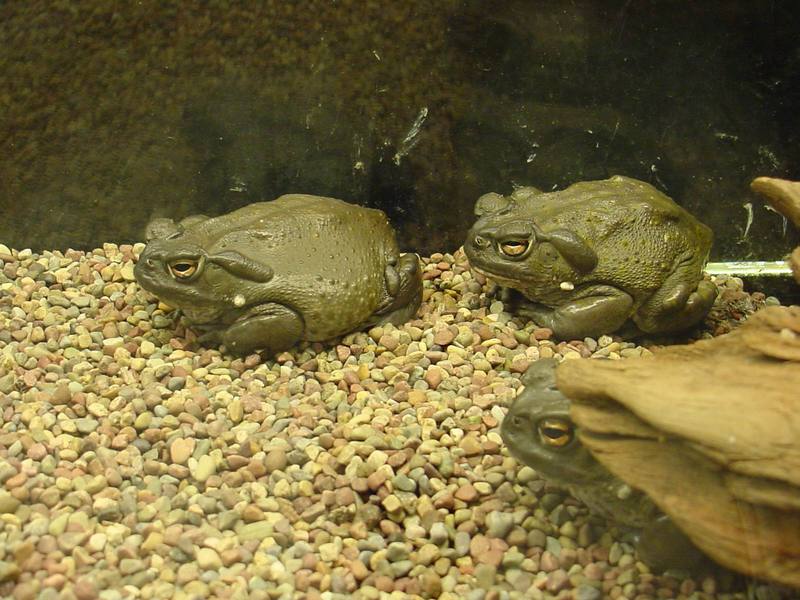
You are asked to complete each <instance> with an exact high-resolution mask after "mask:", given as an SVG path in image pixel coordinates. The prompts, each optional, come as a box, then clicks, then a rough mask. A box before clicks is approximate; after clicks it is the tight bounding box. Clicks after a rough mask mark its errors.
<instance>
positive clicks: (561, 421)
mask: <svg viewBox="0 0 800 600" xmlns="http://www.w3.org/2000/svg"><path fill="white" fill-rule="evenodd" d="M556 366H557V362H556V361H555V360H553V359H542V360H539V361H536V362H534V363H533V364H532V365H531V366H530V367H529V368H528V370H527V371H526V372H525V374H524V375H523V377H522V383H523V384H524V385H525V389H524V390H523V391H522V392H521V393H520V394H519V395H518V396H517V398H516V399H515V400H514V404H513V405H512V406H511V409H510V410H509V411H508V414H507V415H506V416H505V418H504V419H503V423H502V425H501V430H500V432H501V435H502V437H503V441H504V442H505V443H506V445H507V446H508V450H509V452H510V453H511V454H512V456H514V457H515V458H517V459H518V460H519V461H521V462H522V463H523V464H526V465H528V466H529V467H531V468H532V469H534V470H535V471H537V472H538V473H539V474H540V475H542V476H543V477H544V478H546V479H548V480H549V481H551V482H553V483H555V484H557V485H560V486H562V487H564V488H566V489H567V490H569V492H570V493H571V494H572V495H573V496H575V497H576V498H578V499H579V500H581V501H582V502H583V503H584V504H586V505H587V506H588V507H589V509H590V510H591V511H592V512H594V513H596V514H598V515H601V516H603V517H605V518H607V519H609V520H611V521H613V522H614V523H616V524H618V525H622V526H625V527H628V528H631V529H633V530H635V531H636V533H637V534H638V544H637V551H638V552H639V556H640V558H642V560H643V561H644V562H646V563H647V564H649V565H650V566H651V567H652V568H654V569H658V570H664V569H681V570H688V571H691V570H697V568H698V567H699V566H700V565H705V559H704V557H703V555H702V553H701V552H700V551H699V550H698V549H697V548H696V547H695V546H694V545H693V544H692V543H691V542H690V541H689V539H688V538H687V537H686V536H685V535H684V534H683V533H682V532H681V531H680V530H679V529H678V528H677V527H676V526H675V525H674V524H673V523H672V522H671V521H670V520H669V518H667V517H666V516H665V515H664V514H663V513H661V512H660V511H659V510H658V508H657V507H656V505H655V504H654V503H653V502H652V500H650V498H649V497H647V496H646V495H645V494H643V493H642V492H639V491H638V490H632V489H631V488H629V487H628V486H627V485H626V484H625V483H624V482H623V481H621V480H620V479H617V478H616V477H615V476H614V475H612V474H611V473H610V472H609V471H608V470H606V469H605V467H603V466H602V465H601V464H600V463H599V462H597V460H595V458H594V457H593V456H592V455H591V453H590V452H589V451H588V450H587V449H586V448H585V447H584V446H583V445H582V444H581V443H580V440H579V438H578V431H577V429H576V428H575V426H574V424H573V423H572V421H571V419H570V417H569V407H570V402H569V399H568V398H567V397H566V396H564V395H563V394H562V393H561V392H560V391H558V388H557V387H556V381H555V368H556Z"/></svg>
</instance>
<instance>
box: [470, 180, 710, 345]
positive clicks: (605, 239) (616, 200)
mask: <svg viewBox="0 0 800 600" xmlns="http://www.w3.org/2000/svg"><path fill="white" fill-rule="evenodd" d="M475 213H476V215H478V217H479V218H478V220H477V221H476V223H475V225H474V226H473V227H472V229H471V230H470V232H469V234H468V235H467V240H466V242H465V244H464V249H465V251H466V254H467V257H468V258H469V261H470V264H471V265H472V267H473V268H474V269H475V270H477V271H478V272H481V273H483V274H485V275H486V276H488V277H490V278H491V279H494V280H495V281H497V282H498V283H500V284H501V285H503V286H506V287H507V288H510V290H509V291H508V293H507V294H506V297H505V298H504V300H506V301H507V302H509V303H510V305H511V308H512V310H516V311H517V312H519V313H521V314H522V315H523V316H527V317H528V318H530V319H532V320H533V321H535V322H536V323H538V324H539V325H542V326H544V327H549V328H551V329H552V330H553V332H554V334H555V335H556V336H557V337H559V338H561V339H577V338H583V337H586V336H597V335H601V334H604V333H612V332H617V331H619V330H621V329H623V327H624V328H625V329H624V330H623V331H619V332H620V333H621V334H623V335H636V334H641V333H651V334H660V333H671V332H675V331H680V330H682V329H686V328H688V327H691V326H692V325H694V324H696V323H697V322H698V321H700V320H701V319H702V318H703V317H704V316H705V315H706V313H707V312H708V310H709V309H710V308H711V306H712V305H713V303H714V299H715V298H716V288H715V286H714V285H713V284H711V283H710V282H708V281H704V280H703V274H702V271H703V267H704V265H705V263H706V260H707V259H708V253H709V250H710V248H711V243H712V239H713V236H712V233H711V230H710V229H709V228H708V227H706V226H705V225H703V224H702V223H700V222H699V221H697V220H696V219H695V218H694V217H693V216H692V215H690V214H689V213H688V212H686V211H685V210H684V209H682V208H681V207H680V206H678V205H677V204H675V202H673V201H672V200H671V199H670V198H668V197H667V196H665V195H664V194H662V193H661V192H659V191H658V190H656V189H655V188H654V187H652V186H651V185H649V184H647V183H644V182H641V181H637V180H635V179H630V178H627V177H619V176H617V177H612V178H611V179H607V180H604V181H587V182H581V183H576V184H574V185H572V186H570V187H569V188H567V189H565V190H563V191H560V192H552V193H542V192H540V191H539V190H537V189H535V188H520V189H518V190H516V191H515V192H514V193H513V194H511V196H500V195H499V194H486V195H484V196H482V197H481V198H480V199H478V202H477V204H476V206H475ZM514 291H516V293H515V292H514Z"/></svg>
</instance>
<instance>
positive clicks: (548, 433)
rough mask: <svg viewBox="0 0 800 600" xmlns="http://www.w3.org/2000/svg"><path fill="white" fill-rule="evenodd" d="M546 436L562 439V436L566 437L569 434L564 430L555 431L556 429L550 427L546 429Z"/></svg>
mask: <svg viewBox="0 0 800 600" xmlns="http://www.w3.org/2000/svg"><path fill="white" fill-rule="evenodd" d="M544 434H545V435H546V436H547V437H551V438H559V437H561V436H564V435H566V434H567V432H566V431H564V430H563V429H555V428H550V427H547V428H545V429H544Z"/></svg>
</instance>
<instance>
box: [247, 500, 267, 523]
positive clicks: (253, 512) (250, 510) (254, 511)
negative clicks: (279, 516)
mask: <svg viewBox="0 0 800 600" xmlns="http://www.w3.org/2000/svg"><path fill="white" fill-rule="evenodd" d="M242 520H243V521H244V522H245V523H255V522H257V521H263V520H264V511H263V510H261V509H260V508H259V507H258V506H256V505H255V504H248V505H247V506H245V507H244V510H243V511H242Z"/></svg>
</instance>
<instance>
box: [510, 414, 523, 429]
mask: <svg viewBox="0 0 800 600" xmlns="http://www.w3.org/2000/svg"><path fill="white" fill-rule="evenodd" d="M511 426H512V427H513V428H514V429H523V428H524V427H525V419H524V418H523V417H520V416H519V415H512V416H511Z"/></svg>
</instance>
